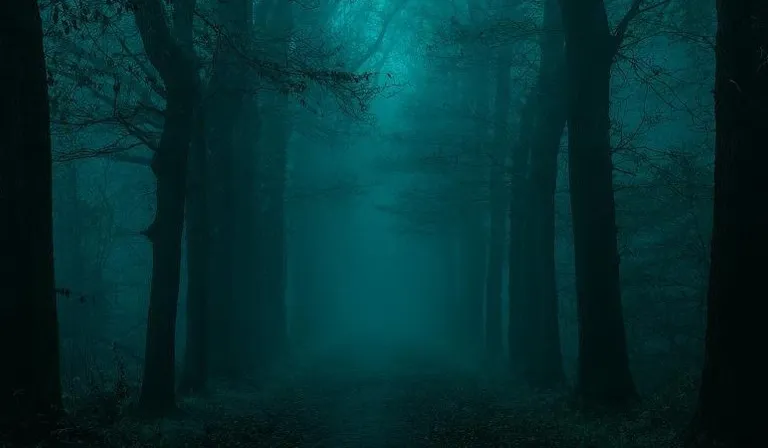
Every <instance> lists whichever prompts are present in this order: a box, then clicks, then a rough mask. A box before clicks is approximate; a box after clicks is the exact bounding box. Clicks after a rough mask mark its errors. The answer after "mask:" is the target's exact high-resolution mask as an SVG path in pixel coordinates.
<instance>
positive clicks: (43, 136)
mask: <svg viewBox="0 0 768 448" xmlns="http://www.w3.org/2000/svg"><path fill="white" fill-rule="evenodd" d="M0 64H2V66H3V69H2V71H1V72H0V113H1V114H2V117H3V119H2V120H0V319H2V320H0V344H2V350H0V356H2V359H3V367H2V369H0V431H3V430H6V429H19V428H21V424H22V423H26V422H29V421H35V422H37V423H39V422H40V421H41V417H42V420H48V421H50V419H49V417H52V416H55V415H56V414H57V412H58V411H59V409H60V408H61V384H60V379H59V339H58V323H57V316H56V294H55V287H54V268H53V206H52V201H53V199H52V155H51V134H50V120H49V106H48V77H47V73H46V64H45V56H44V52H43V28H42V21H41V18H40V10H39V8H38V2H36V1H34V2H33V1H23V2H2V3H0Z"/></svg>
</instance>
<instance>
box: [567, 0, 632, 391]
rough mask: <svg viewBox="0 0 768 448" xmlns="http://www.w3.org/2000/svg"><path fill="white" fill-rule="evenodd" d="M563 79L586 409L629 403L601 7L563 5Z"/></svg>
mask: <svg viewBox="0 0 768 448" xmlns="http://www.w3.org/2000/svg"><path fill="white" fill-rule="evenodd" d="M560 3H561V7H562V14H563V24H564V29H565V40H566V52H565V53H566V66H567V73H568V75H567V76H568V81H567V88H568V150H569V158H568V161H569V173H570V194H571V210H572V216H573V236H574V254H575V265H576V295H577V312H578V319H579V361H578V379H577V385H576V389H577V391H578V394H579V395H580V396H581V398H583V399H584V401H585V404H589V405H592V404H594V405H611V406H613V405H616V406H621V405H624V404H626V403H627V402H628V401H630V400H632V399H633V398H634V397H635V395H636V393H635V386H634V382H633V380H632V375H631V373H630V370H629V360H628V355H627V344H626V335H625V329H624V317H623V311H622V304H621V286H620V282H619V254H618V245H617V241H616V236H617V232H616V207H615V203H614V196H613V164H612V160H611V142H610V134H609V131H610V121H609V108H610V83H611V65H612V63H613V58H614V57H615V55H616V45H617V41H616V37H615V36H614V35H613V34H612V33H611V31H610V29H609V25H608V18H607V15H606V12H605V5H604V4H603V1H602V0H578V1H577V0H560Z"/></svg>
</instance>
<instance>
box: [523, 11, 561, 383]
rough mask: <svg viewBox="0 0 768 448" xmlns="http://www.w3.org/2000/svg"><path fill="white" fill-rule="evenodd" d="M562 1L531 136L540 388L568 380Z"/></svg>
mask: <svg viewBox="0 0 768 448" xmlns="http://www.w3.org/2000/svg"><path fill="white" fill-rule="evenodd" d="M560 27H561V21H560V10H559V7H558V4H557V0H547V1H546V4H545V10H544V29H545V30H549V31H548V32H546V33H544V34H543V35H542V38H541V43H540V46H541V65H540V68H539V75H538V80H537V85H536V89H535V95H536V101H535V104H536V118H535V122H534V123H533V128H532V133H533V135H532V137H531V155H530V168H529V169H530V173H529V177H530V178H529V189H528V201H529V202H528V209H527V213H526V216H527V220H528V225H527V226H526V237H525V239H526V241H528V242H529V244H530V246H529V250H528V252H527V254H528V256H529V257H530V259H529V260H528V262H527V263H523V265H524V266H526V267H527V271H526V278H527V279H528V281H530V291H529V293H530V295H529V297H528V300H529V308H528V309H529V311H530V313H531V314H530V315H528V316H527V317H526V320H528V321H529V324H528V326H527V327H526V328H527V329H528V330H529V331H530V333H529V334H528V335H527V336H528V337H527V338H526V340H527V341H528V343H527V344H526V351H525V353H526V356H525V361H524V364H525V368H524V374H525V377H526V379H527V381H528V382H529V383H530V384H532V385H534V386H537V387H543V388H551V387H555V386H558V385H560V384H562V382H563V381H564V380H565V374H564V372H563V363H562V354H561V352H560V326H559V320H558V301H557V284H556V275H555V188H556V186H557V155H558V152H559V149H560V139H561V137H562V135H563V129H564V128H565V121H566V113H567V110H566V107H567V98H566V89H565V85H564V82H563V72H564V71H565V54H564V48H563V36H562V34H560V33H559V32H557V31H553V30H558V29H560Z"/></svg>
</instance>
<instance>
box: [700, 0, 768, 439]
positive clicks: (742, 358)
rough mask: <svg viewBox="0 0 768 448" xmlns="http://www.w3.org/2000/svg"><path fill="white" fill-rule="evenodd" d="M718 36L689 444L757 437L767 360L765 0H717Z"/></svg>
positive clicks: (767, 13) (767, 40) (760, 434)
mask: <svg viewBox="0 0 768 448" xmlns="http://www.w3.org/2000/svg"><path fill="white" fill-rule="evenodd" d="M717 21H718V27H717V37H716V45H715V55H716V63H715V67H716V73H715V125H716V146H715V197H714V225H713V230H712V247H711V264H710V271H709V292H708V296H707V303H708V309H707V331H706V347H705V361H704V370H703V373H702V379H701V389H700V392H699V403H698V408H697V412H696V416H695V419H694V422H693V425H692V431H691V436H690V438H689V439H688V444H687V445H688V446H689V447H696V448H705V447H706V448H709V447H735V448H742V447H744V448H746V447H752V446H758V445H759V444H760V442H761V441H763V440H764V439H765V434H764V432H765V430H764V427H763V419H762V413H760V412H758V411H756V409H760V407H761V406H763V400H764V397H765V393H764V391H765V377H766V368H765V367H760V366H761V365H765V363H764V362H763V360H762V359H760V356H759V355H757V354H756V352H755V347H756V345H755V344H757V345H758V346H759V345H760V344H761V342H760V341H762V340H763V339H764V337H763V328H762V327H763V325H764V322H763V320H764V318H765V316H764V313H762V312H761V310H762V309H764V307H763V301H762V300H761V299H760V298H759V297H760V295H759V293H758V292H759V291H763V290H764V289H765V285H764V282H763V280H762V279H761V275H759V274H757V273H758V272H762V271H764V270H765V267H766V258H765V256H766V253H768V238H767V237H766V234H765V229H766V228H768V214H766V213H765V209H764V208H765V207H764V205H763V203H764V201H765V198H766V197H768V185H767V184H766V182H765V167H766V166H768V153H766V150H765V148H766V144H767V143H768V139H766V135H765V124H766V123H768V70H766V62H768V59H767V56H766V49H768V5H766V4H765V3H764V2H760V1H748V0H741V1H718V2H717Z"/></svg>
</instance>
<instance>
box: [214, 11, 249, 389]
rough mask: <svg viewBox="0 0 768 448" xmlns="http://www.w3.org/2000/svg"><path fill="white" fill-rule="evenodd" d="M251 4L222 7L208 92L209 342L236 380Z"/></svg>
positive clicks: (224, 372)
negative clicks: (221, 34) (241, 128)
mask: <svg viewBox="0 0 768 448" xmlns="http://www.w3.org/2000/svg"><path fill="white" fill-rule="evenodd" d="M247 3H248V2H247V1H244V0H235V1H230V2H226V3H221V4H219V5H218V6H217V15H218V18H219V21H220V23H221V24H222V25H223V28H224V30H225V32H226V33H227V35H228V38H229V39H230V40H228V41H227V42H224V43H223V44H222V48H221V49H220V50H219V54H218V55H217V58H216V65H215V66H214V68H213V73H212V75H211V79H210V81H209V84H208V89H207V92H206V103H205V113H206V123H205V124H206V131H205V135H206V139H207V141H206V144H207V146H208V148H209V150H210V153H211V158H210V164H211V170H210V175H211V178H210V191H209V194H210V205H211V207H210V217H211V219H210V222H211V225H212V241H211V246H210V247H211V252H210V256H211V260H212V262H211V263H210V266H211V283H210V286H209V288H210V289H209V291H210V294H211V296H212V297H215V298H216V300H215V301H211V303H210V304H209V307H208V315H209V317H210V328H209V329H210V333H209V334H210V336H211V337H210V338H209V341H208V351H209V355H210V365H211V369H212V373H213V374H216V375H219V376H224V377H229V378H235V377H237V376H239V375H240V373H242V372H241V370H242V369H241V367H242V366H241V365H240V364H242V362H241V361H243V359H242V358H243V357H242V356H240V355H241V352H242V351H243V349H244V345H246V344H249V343H251V341H247V340H244V338H242V337H241V335H240V334H239V333H241V331H240V330H241V328H242V325H238V324H237V322H238V321H239V318H240V316H242V317H244V318H247V317H248V316H246V315H245V314H244V313H242V312H241V310H240V309H239V307H240V303H239V301H238V299H237V298H236V292H237V291H236V290H235V285H238V284H239V283H238V282H237V280H238V277H240V276H238V275H236V273H235V271H236V265H235V262H236V252H237V249H236V248H237V245H238V241H237V237H238V233H237V216H238V207H239V204H238V198H239V197H240V195H239V194H238V191H239V190H240V188H239V186H238V185H237V179H236V178H235V174H234V173H235V172H236V171H237V160H236V152H237V145H236V142H235V138H234V135H235V131H236V130H237V123H238V120H240V118H241V115H242V110H243V97H244V96H245V94H244V90H245V88H246V87H245V86H246V82H245V80H244V79H243V67H242V61H240V60H239V56H238V54H237V50H236V49H235V48H234V47H233V45H236V43H237V42H240V41H241V40H242V39H243V38H244V37H245V36H246V35H247V33H248V31H249V23H250V22H249V20H248V17H249V13H248V10H249V8H248V5H247Z"/></svg>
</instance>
